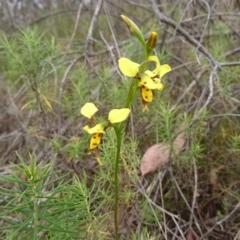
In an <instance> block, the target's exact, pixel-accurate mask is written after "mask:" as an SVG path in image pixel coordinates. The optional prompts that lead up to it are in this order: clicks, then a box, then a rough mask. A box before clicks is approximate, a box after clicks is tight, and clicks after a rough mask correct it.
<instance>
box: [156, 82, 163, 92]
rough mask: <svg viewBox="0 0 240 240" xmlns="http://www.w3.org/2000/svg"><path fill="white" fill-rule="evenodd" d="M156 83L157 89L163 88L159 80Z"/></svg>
mask: <svg viewBox="0 0 240 240" xmlns="http://www.w3.org/2000/svg"><path fill="white" fill-rule="evenodd" d="M155 83H156V85H157V90H158V91H162V90H163V84H162V83H161V82H160V81H157V82H155Z"/></svg>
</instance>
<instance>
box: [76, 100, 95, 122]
mask: <svg viewBox="0 0 240 240" xmlns="http://www.w3.org/2000/svg"><path fill="white" fill-rule="evenodd" d="M97 111H98V108H97V107H96V106H95V105H94V104H93V103H86V104H85V105H84V106H83V107H82V108H81V111H80V112H81V114H82V115H83V116H84V117H86V118H89V119H91V118H92V116H93V115H94V114H95V113H96V112H97Z"/></svg>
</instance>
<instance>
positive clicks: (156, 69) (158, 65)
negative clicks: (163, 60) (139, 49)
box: [148, 56, 161, 75]
mask: <svg viewBox="0 0 240 240" xmlns="http://www.w3.org/2000/svg"><path fill="white" fill-rule="evenodd" d="M148 60H151V61H153V62H156V64H157V66H156V68H155V69H154V70H153V73H154V75H159V74H160V67H161V65H160V61H159V59H158V57H157V56H149V57H148Z"/></svg>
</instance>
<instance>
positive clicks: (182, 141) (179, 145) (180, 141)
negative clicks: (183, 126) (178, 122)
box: [174, 132, 185, 154]
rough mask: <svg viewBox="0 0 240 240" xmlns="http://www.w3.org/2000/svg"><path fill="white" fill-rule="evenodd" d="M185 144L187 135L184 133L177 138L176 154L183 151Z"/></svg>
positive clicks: (175, 143) (175, 142)
mask: <svg viewBox="0 0 240 240" xmlns="http://www.w3.org/2000/svg"><path fill="white" fill-rule="evenodd" d="M184 144H185V134H184V133H183V132H182V133H180V134H179V135H178V136H177V137H176V139H175V141H174V150H175V154H178V153H179V152H180V151H181V149H182V148H183V146H184Z"/></svg>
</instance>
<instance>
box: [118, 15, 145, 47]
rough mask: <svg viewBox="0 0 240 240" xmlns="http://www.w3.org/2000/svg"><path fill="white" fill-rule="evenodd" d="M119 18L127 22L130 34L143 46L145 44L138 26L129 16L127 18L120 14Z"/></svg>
mask: <svg viewBox="0 0 240 240" xmlns="http://www.w3.org/2000/svg"><path fill="white" fill-rule="evenodd" d="M121 18H122V19H123V21H124V22H125V23H126V24H127V26H128V28H129V30H130V32H131V33H132V35H133V36H135V37H136V38H137V39H138V40H139V41H140V42H141V43H142V44H143V46H146V43H145V41H144V37H143V34H142V32H141V31H140V29H139V27H138V26H137V25H136V24H135V23H134V22H133V21H132V20H131V19H130V18H128V17H126V16H124V15H121Z"/></svg>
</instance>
